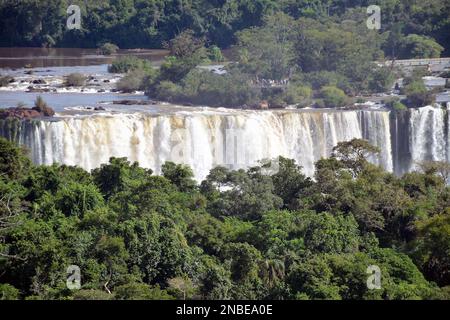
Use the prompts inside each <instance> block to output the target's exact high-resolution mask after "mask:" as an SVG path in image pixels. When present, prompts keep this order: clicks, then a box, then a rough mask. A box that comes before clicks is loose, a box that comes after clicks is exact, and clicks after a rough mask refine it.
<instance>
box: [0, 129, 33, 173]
mask: <svg viewBox="0 0 450 320" xmlns="http://www.w3.org/2000/svg"><path fill="white" fill-rule="evenodd" d="M30 165H31V161H30V160H29V159H28V158H27V157H26V153H25V150H24V149H21V148H19V147H17V146H15V145H14V143H12V142H10V141H8V140H6V139H5V138H2V137H0V179H2V180H6V181H8V180H16V179H20V178H23V177H24V175H25V174H26V172H27V170H28V168H29V167H30Z"/></svg>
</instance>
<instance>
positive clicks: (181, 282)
mask: <svg viewBox="0 0 450 320" xmlns="http://www.w3.org/2000/svg"><path fill="white" fill-rule="evenodd" d="M167 284H168V285H169V288H171V289H173V290H175V291H176V292H179V293H181V297H183V300H186V298H191V297H192V296H193V294H194V293H195V290H196V287H195V286H194V284H193V283H192V280H191V279H189V278H188V277H176V278H172V279H169V280H168V281H167Z"/></svg>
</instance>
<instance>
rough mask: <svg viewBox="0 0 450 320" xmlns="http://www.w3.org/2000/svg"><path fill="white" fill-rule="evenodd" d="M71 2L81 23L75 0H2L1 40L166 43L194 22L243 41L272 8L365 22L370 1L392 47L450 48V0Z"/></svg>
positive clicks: (421, 51)
mask: <svg viewBox="0 0 450 320" xmlns="http://www.w3.org/2000/svg"><path fill="white" fill-rule="evenodd" d="M70 4H75V5H79V6H80V8H81V18H82V20H81V26H82V29H81V30H68V29H67V28H65V22H66V20H67V18H68V15H67V13H66V11H67V7H68V3H67V1H60V0H47V1H35V0H21V1H13V0H6V1H2V2H1V4H0V45H2V46H9V47H12V46H38V47H42V46H58V47H91V48H98V47H100V46H101V45H103V44H104V43H111V44H116V45H118V46H119V47H120V48H143V47H146V48H161V47H163V44H164V42H166V41H169V40H170V39H172V38H174V37H175V36H176V35H177V34H179V33H180V32H182V31H185V30H188V29H191V30H194V32H195V35H196V36H197V37H204V38H205V39H206V40H207V43H208V44H211V45H216V46H218V47H220V48H227V47H230V46H232V45H233V44H235V43H236V40H237V37H236V33H237V32H239V31H242V30H244V29H247V28H250V27H259V26H261V25H262V24H263V20H264V17H265V16H266V15H270V14H273V13H279V12H283V13H286V14H288V15H289V16H291V17H292V18H294V19H298V18H311V19H315V20H317V21H322V22H335V21H357V22H358V23H361V24H364V25H365V22H366V20H367V18H368V17H369V15H368V14H367V13H366V8H367V6H369V5H373V4H376V5H379V6H380V9H381V16H382V24H381V30H380V31H379V32H378V33H380V34H381V36H382V37H381V46H382V49H383V51H384V52H385V55H389V56H392V57H394V56H395V57H397V58H414V57H415V58H419V57H434V56H438V55H439V54H440V52H441V51H442V50H443V49H444V50H445V54H446V55H448V54H450V37H449V34H448V30H449V29H450V22H449V19H448V17H449V12H450V4H449V3H448V1H446V0H429V1H422V2H420V1H403V0H379V1H376V2H375V3H374V2H370V1H369V2H368V1H366V0H357V1H351V2H348V1H345V2H342V1H328V0H301V1H294V0H251V1H248V0H229V1H209V0H189V1H182V2H180V1H178V0H123V1H109V0H96V1H80V0H74V1H72V2H71V3H70ZM336 34H337V33H336ZM340 35H341V34H338V37H337V38H340ZM344 36H345V35H344ZM442 47H443V48H442Z"/></svg>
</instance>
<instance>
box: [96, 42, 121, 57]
mask: <svg viewBox="0 0 450 320" xmlns="http://www.w3.org/2000/svg"><path fill="white" fill-rule="evenodd" d="M99 50H100V53H101V54H103V55H105V56H110V55H112V54H114V53H117V51H118V50H119V47H118V46H116V45H115V44H114V43H109V42H107V43H105V44H103V45H101V46H100V48H99Z"/></svg>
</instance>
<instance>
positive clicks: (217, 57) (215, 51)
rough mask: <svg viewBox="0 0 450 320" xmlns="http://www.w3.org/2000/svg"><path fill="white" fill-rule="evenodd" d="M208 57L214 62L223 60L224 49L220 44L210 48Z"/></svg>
mask: <svg viewBox="0 0 450 320" xmlns="http://www.w3.org/2000/svg"><path fill="white" fill-rule="evenodd" d="M208 58H209V60H211V61H212V62H223V61H224V60H225V58H224V56H223V54H222V51H221V50H220V48H219V47H218V46H212V47H210V48H208Z"/></svg>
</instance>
